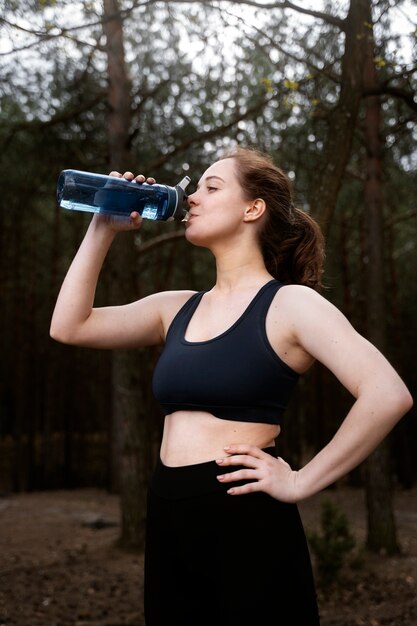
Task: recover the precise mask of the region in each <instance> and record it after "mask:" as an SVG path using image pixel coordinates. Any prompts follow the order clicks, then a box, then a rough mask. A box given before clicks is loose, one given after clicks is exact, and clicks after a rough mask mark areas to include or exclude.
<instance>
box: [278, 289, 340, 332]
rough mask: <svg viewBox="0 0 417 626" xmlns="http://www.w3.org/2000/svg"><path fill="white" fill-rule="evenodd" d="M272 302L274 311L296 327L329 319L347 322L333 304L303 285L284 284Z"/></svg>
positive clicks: (316, 324)
mask: <svg viewBox="0 0 417 626" xmlns="http://www.w3.org/2000/svg"><path fill="white" fill-rule="evenodd" d="M273 304H274V308H275V310H276V311H279V313H280V314H284V315H285V316H286V318H287V319H289V320H291V321H292V322H293V323H294V324H296V325H297V327H300V325H301V327H303V326H306V327H308V326H309V325H310V324H313V325H315V326H316V327H318V326H320V325H321V324H326V323H327V322H328V321H329V319H332V320H338V321H339V322H341V323H342V322H343V323H346V324H349V322H348V320H347V318H346V317H345V316H344V315H343V313H342V312H341V311H340V310H339V309H338V308H337V307H336V306H335V305H334V304H332V303H331V302H330V301H329V300H327V299H326V298H324V297H323V296H322V295H320V294H319V293H318V292H317V291H314V289H311V288H310V287H306V286H304V285H284V286H283V287H281V289H280V290H279V291H278V292H277V295H276V296H275V299H274V303H273ZM310 329H311V328H310Z"/></svg>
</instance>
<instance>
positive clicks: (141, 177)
mask: <svg viewBox="0 0 417 626" xmlns="http://www.w3.org/2000/svg"><path fill="white" fill-rule="evenodd" d="M109 176H115V177H116V178H126V180H134V181H135V182H136V183H139V184H142V183H144V182H146V183H147V184H148V185H154V184H155V183H156V180H155V179H154V178H153V177H152V176H148V178H146V176H144V175H143V174H138V175H137V176H135V175H134V174H132V172H129V171H127V172H125V173H124V174H121V173H120V172H117V171H116V170H113V171H111V172H110V174H109Z"/></svg>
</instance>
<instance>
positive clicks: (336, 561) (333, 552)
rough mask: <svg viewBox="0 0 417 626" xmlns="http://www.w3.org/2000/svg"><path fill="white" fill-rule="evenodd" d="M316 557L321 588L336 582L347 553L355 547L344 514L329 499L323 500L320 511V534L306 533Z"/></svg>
mask: <svg viewBox="0 0 417 626" xmlns="http://www.w3.org/2000/svg"><path fill="white" fill-rule="evenodd" d="M308 541H309V544H310V546H311V549H312V551H313V553H314V555H315V557H316V561H317V572H318V579H319V584H320V585H321V586H322V587H323V588H327V587H330V586H331V585H334V584H335V583H337V582H338V580H339V576H340V572H341V570H342V567H343V565H344V564H345V562H346V558H347V556H348V554H349V553H350V552H351V551H352V550H353V548H354V547H355V539H354V537H353V535H352V533H351V531H350V529H349V523H348V520H347V517H346V515H345V514H344V513H343V512H342V511H340V510H339V509H338V507H337V506H336V505H335V504H334V503H333V502H332V501H331V500H324V502H323V504H322V513H321V534H319V533H316V532H312V533H309V534H308Z"/></svg>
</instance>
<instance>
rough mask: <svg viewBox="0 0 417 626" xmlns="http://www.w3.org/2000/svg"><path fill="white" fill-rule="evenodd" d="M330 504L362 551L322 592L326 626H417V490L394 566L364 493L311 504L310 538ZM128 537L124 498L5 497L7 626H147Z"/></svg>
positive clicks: (403, 508)
mask: <svg viewBox="0 0 417 626" xmlns="http://www.w3.org/2000/svg"><path fill="white" fill-rule="evenodd" d="M323 499H328V500H329V499H330V500H332V501H333V502H334V503H335V504H336V505H337V507H338V508H339V510H341V511H343V512H344V513H345V514H346V516H347V518H348V520H349V525H350V529H351V531H352V532H353V534H354V536H355V539H356V544H357V547H356V549H355V550H354V552H355V554H354V555H352V557H353V556H354V557H355V558H354V560H355V567H354V568H353V566H352V563H350V564H349V563H347V564H346V566H345V568H344V570H343V574H342V581H341V583H340V584H339V585H338V586H337V587H336V588H335V589H333V590H332V591H327V592H326V593H324V592H322V591H320V592H319V603H320V613H321V616H322V626H354V625H355V626H356V625H366V626H379V625H388V624H389V625H391V626H416V625H417V489H413V490H409V491H398V492H397V493H396V495H395V512H396V519H397V524H398V531H399V538H400V542H401V547H402V555H401V556H398V557H389V558H388V557H386V556H383V555H378V556H375V555H372V556H371V555H369V554H367V553H365V552H364V551H363V548H361V546H363V542H364V537H365V527H366V523H365V507H364V494H363V492H362V491H361V490H356V489H350V488H338V489H335V490H328V491H326V492H325V493H324V494H320V495H319V496H316V497H314V498H311V499H310V500H308V501H307V502H305V503H303V504H302V506H300V509H301V513H302V517H303V520H304V525H305V527H306V529H307V531H308V532H309V531H312V530H315V529H317V530H319V528H320V523H319V519H320V513H321V502H322V500H323ZM118 534H119V505H118V498H117V496H114V495H109V494H107V493H105V492H103V491H99V490H93V489H83V490H75V491H54V492H41V493H30V494H18V495H12V494H3V496H2V497H0V626H143V624H144V621H143V608H142V594H143V556H142V555H141V554H129V553H126V552H123V551H121V550H119V549H117V548H116V547H115V542H116V540H117V537H118ZM173 626H174V625H173ZM196 626H198V624H197V623H196ZM254 626H259V625H254ZM294 626H302V625H301V624H299V625H298V624H297V625H294Z"/></svg>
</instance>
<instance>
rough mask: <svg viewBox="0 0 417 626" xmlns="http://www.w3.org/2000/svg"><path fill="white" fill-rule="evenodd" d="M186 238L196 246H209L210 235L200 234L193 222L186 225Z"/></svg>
mask: <svg viewBox="0 0 417 626" xmlns="http://www.w3.org/2000/svg"><path fill="white" fill-rule="evenodd" d="M185 238H186V240H187V241H189V242H190V243H192V244H193V245H194V246H202V247H207V246H208V237H204V236H203V235H202V233H200V234H199V233H198V231H197V230H195V229H193V227H192V225H191V224H190V225H189V226H188V225H187V226H186V227H185Z"/></svg>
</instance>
